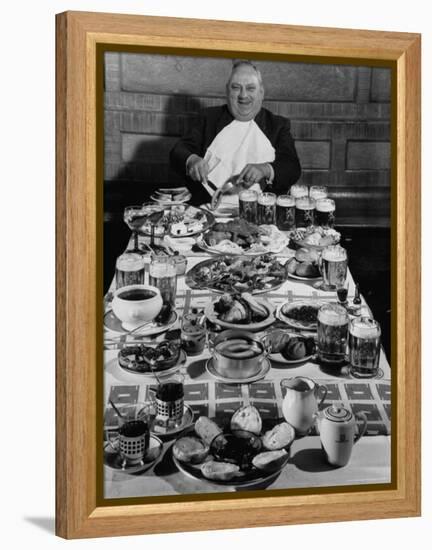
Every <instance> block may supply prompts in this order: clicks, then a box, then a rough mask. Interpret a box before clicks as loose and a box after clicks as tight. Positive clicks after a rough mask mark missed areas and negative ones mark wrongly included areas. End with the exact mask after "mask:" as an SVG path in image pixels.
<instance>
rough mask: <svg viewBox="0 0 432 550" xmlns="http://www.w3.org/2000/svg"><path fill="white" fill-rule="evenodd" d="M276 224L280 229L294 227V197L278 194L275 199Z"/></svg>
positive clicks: (287, 229) (285, 229) (284, 229)
mask: <svg viewBox="0 0 432 550" xmlns="http://www.w3.org/2000/svg"><path fill="white" fill-rule="evenodd" d="M276 225H277V226H278V228H279V229H281V230H282V231H289V230H290V229H293V228H294V227H295V199H294V197H291V196H290V195H280V196H279V197H278V198H277V199H276Z"/></svg>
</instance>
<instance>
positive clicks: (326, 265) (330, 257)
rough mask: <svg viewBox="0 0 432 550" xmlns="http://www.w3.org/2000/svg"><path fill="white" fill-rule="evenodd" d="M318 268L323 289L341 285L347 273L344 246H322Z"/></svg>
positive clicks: (332, 288) (346, 256) (335, 287)
mask: <svg viewBox="0 0 432 550" xmlns="http://www.w3.org/2000/svg"><path fill="white" fill-rule="evenodd" d="M320 269H321V274H322V277H323V284H322V289H323V290H337V289H338V288H341V287H343V286H344V285H345V281H346V278H347V273H348V255H347V251H346V250H345V248H343V247H342V246H340V245H338V244H336V245H333V246H327V247H326V248H324V250H323V251H322V253H321V258H320Z"/></svg>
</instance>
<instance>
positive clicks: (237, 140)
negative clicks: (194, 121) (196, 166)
mask: <svg viewBox="0 0 432 550" xmlns="http://www.w3.org/2000/svg"><path fill="white" fill-rule="evenodd" d="M204 159H205V160H206V161H207V162H208V165H209V174H208V179H209V181H211V182H212V183H213V184H214V185H215V186H216V187H217V188H219V187H222V185H224V183H226V182H227V181H228V180H230V179H231V178H232V177H233V176H238V175H239V174H240V172H241V171H242V170H243V168H244V167H245V166H246V164H250V163H252V164H261V163H264V162H273V161H274V159H275V150H274V147H273V145H272V144H271V143H270V140H269V139H268V138H267V136H266V135H265V134H264V132H263V131H262V130H261V129H260V127H259V126H258V125H257V123H256V122H255V121H254V120H248V121H246V122H242V121H240V120H233V121H232V122H231V123H230V124H228V126H225V128H223V129H222V130H221V131H220V132H219V133H218V134H217V135H216V137H215V138H214V140H213V141H212V143H211V144H210V145H209V147H208V149H207V151H206V154H205V156H204ZM203 185H204V187H205V188H206V190H207V191H208V192H209V193H210V195H213V193H214V191H213V190H212V189H211V188H210V187H209V186H208V185H206V184H204V183H203ZM251 189H254V190H256V191H258V192H261V188H260V186H259V184H258V183H256V184H254V185H253V186H252V187H251ZM221 204H230V205H237V206H238V195H224V196H223V198H222V203H221Z"/></svg>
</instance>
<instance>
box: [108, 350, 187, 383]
mask: <svg viewBox="0 0 432 550" xmlns="http://www.w3.org/2000/svg"><path fill="white" fill-rule="evenodd" d="M186 358H187V355H186V352H185V351H184V350H183V349H181V350H180V354H179V358H178V361H177V363H176V364H175V365H173V366H172V367H170V368H169V369H166V370H159V371H155V372H151V371H146V372H140V371H139V370H134V369H129V368H127V367H124V366H123V365H120V363H119V361H118V359H117V366H118V367H119V368H120V369H122V370H124V371H125V372H127V373H129V374H136V375H138V376H144V377H147V378H152V379H153V380H156V376H158V377H159V378H164V377H165V376H169V375H171V374H174V373H175V372H177V371H178V370H179V369H180V367H182V366H183V365H184V364H185V363H186ZM155 374H156V376H155Z"/></svg>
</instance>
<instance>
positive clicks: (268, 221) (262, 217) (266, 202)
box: [258, 193, 276, 225]
mask: <svg viewBox="0 0 432 550" xmlns="http://www.w3.org/2000/svg"><path fill="white" fill-rule="evenodd" d="M258 223H259V224H261V225H274V224H275V223H276V195H275V194H274V193H263V194H262V195H260V197H258Z"/></svg>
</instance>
